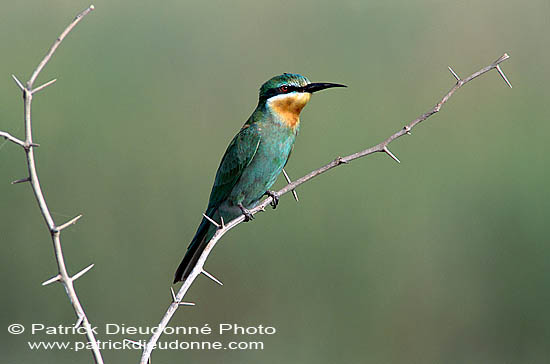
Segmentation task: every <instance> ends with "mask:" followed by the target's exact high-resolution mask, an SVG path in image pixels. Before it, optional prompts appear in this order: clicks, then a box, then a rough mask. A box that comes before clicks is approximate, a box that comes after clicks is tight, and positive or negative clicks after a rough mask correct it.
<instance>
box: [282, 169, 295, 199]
mask: <svg viewBox="0 0 550 364" xmlns="http://www.w3.org/2000/svg"><path fill="white" fill-rule="evenodd" d="M283 175H284V176H285V179H286V183H288V184H291V183H292V180H291V179H290V177H289V176H288V174H287V173H286V171H285V169H284V168H283ZM292 196H294V199H295V200H296V202H298V201H299V200H298V194H297V193H296V190H292Z"/></svg>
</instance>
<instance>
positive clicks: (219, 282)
mask: <svg viewBox="0 0 550 364" xmlns="http://www.w3.org/2000/svg"><path fill="white" fill-rule="evenodd" d="M202 274H204V275H205V276H207V277H208V278H210V279H211V280H213V281H214V282H216V283H217V284H219V285H220V286H223V283H222V282H221V281H220V280H219V279H218V278H216V277H214V276H213V275H212V274H210V273H208V272H207V271H205V270H204V269H203V270H202Z"/></svg>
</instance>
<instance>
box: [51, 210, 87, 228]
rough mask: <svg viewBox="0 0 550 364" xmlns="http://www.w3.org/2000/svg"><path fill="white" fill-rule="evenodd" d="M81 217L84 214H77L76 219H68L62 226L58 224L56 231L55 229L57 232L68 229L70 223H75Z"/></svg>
mask: <svg viewBox="0 0 550 364" xmlns="http://www.w3.org/2000/svg"><path fill="white" fill-rule="evenodd" d="M81 217H82V214H80V215H78V216H76V217H75V218H74V219H71V220H69V221H67V222H66V223H64V224H63V225H61V226H56V227H55V229H54V231H55V232H59V231H61V230H63V229H66V228H67V227H69V226H70V225H72V224H75V223H76V222H77V221H78V220H79V219H80V218H81Z"/></svg>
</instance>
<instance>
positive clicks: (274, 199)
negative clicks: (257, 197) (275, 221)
mask: <svg viewBox="0 0 550 364" xmlns="http://www.w3.org/2000/svg"><path fill="white" fill-rule="evenodd" d="M264 195H265V196H269V197H271V198H272V201H271V202H270V203H269V204H270V205H271V207H273V209H276V208H277V205H278V204H279V194H278V193H277V192H275V191H271V190H267V191H265V193H264Z"/></svg>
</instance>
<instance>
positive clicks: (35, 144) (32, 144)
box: [29, 143, 40, 147]
mask: <svg viewBox="0 0 550 364" xmlns="http://www.w3.org/2000/svg"><path fill="white" fill-rule="evenodd" d="M29 146H30V147H39V146H40V144H38V143H29Z"/></svg>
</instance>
